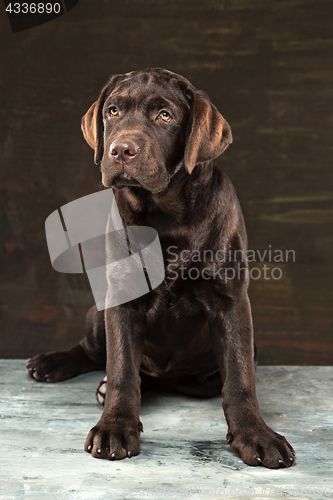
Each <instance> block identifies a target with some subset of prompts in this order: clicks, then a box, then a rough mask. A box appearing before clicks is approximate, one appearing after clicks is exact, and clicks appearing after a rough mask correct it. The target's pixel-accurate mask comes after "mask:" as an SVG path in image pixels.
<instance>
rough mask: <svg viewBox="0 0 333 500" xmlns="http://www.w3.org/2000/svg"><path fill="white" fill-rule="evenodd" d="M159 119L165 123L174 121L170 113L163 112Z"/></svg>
mask: <svg viewBox="0 0 333 500" xmlns="http://www.w3.org/2000/svg"><path fill="white" fill-rule="evenodd" d="M158 117H159V118H161V119H162V120H163V121H164V122H169V121H170V120H171V119H172V117H171V115H170V113H168V111H161V112H160V114H159V115H158Z"/></svg>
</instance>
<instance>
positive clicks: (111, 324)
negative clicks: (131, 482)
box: [85, 302, 145, 460]
mask: <svg viewBox="0 0 333 500" xmlns="http://www.w3.org/2000/svg"><path fill="white" fill-rule="evenodd" d="M144 318H145V316H144V314H143V313H142V312H139V310H138V309H137V308H136V307H135V305H134V303H133V302H132V303H128V304H123V305H121V306H117V307H113V308H110V309H106V311H105V325H106V346H107V366H106V371H107V392H106V398H105V404H104V409H103V413H102V416H101V418H100V420H99V422H98V423H97V424H96V425H95V427H93V428H92V429H91V430H90V432H89V434H88V437H87V439H86V442H85V450H86V451H88V452H90V453H91V454H92V455H93V457H96V458H106V459H108V460H114V459H115V460H120V459H122V458H125V457H131V456H133V455H138V453H139V445H140V431H142V424H141V422H140V419H139V412H140V404H141V392H140V377H139V370H140V365H141V358H142V352H143V345H144V331H145V321H144Z"/></svg>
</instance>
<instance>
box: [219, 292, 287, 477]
mask: <svg viewBox="0 0 333 500" xmlns="http://www.w3.org/2000/svg"><path fill="white" fill-rule="evenodd" d="M209 316H210V317H209V323H210V331H211V338H212V343H213V347H214V351H215V354H216V358H217V362H218V367H219V371H220V374H221V378H222V383H223V388H222V395H223V403H222V407H223V410H224V414H225V417H226V420H227V424H228V434H227V441H228V443H230V446H231V448H232V450H233V451H235V452H237V453H238V454H239V455H240V457H241V459H242V460H243V462H245V463H246V464H248V465H263V466H264V467H268V468H270V469H274V468H278V467H290V466H291V465H292V464H293V463H294V461H295V453H294V450H293V448H292V446H291V445H290V444H289V443H288V441H287V440H286V439H285V438H284V437H283V436H281V435H280V434H277V433H276V432H274V431H273V430H272V429H271V428H270V427H268V425H267V424H266V422H265V421H264V419H263V417H262V416H261V413H260V409H259V404H258V400H257V397H256V392H255V366H254V346H253V330H252V320H251V310H250V303H249V299H248V297H247V294H245V293H244V295H243V296H242V297H238V298H237V300H235V301H230V303H228V304H224V305H223V306H222V307H221V310H220V311H219V312H218V313H217V314H216V313H214V312H213V311H211V312H210V313H209Z"/></svg>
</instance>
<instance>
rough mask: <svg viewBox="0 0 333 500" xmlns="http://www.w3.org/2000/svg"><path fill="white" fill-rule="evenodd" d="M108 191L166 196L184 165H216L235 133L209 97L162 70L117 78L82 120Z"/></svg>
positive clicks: (105, 89)
mask: <svg viewBox="0 0 333 500" xmlns="http://www.w3.org/2000/svg"><path fill="white" fill-rule="evenodd" d="M82 131H83V134H84V137H85V139H86V141H87V142H88V144H89V145H90V146H91V147H92V148H93V149H94V150H95V163H96V164H98V163H101V171H102V182H103V184H104V186H106V187H111V186H112V187H116V188H122V187H124V186H141V187H143V188H144V189H147V190H148V191H151V192H153V193H157V192H160V191H163V190H164V189H165V188H166V187H167V186H168V184H169V181H170V179H171V178H172V176H173V175H174V174H175V172H177V171H178V170H179V169H180V168H181V167H182V166H183V165H185V168H186V170H187V172H188V173H191V172H192V170H193V169H194V167H195V165H197V164H198V163H203V162H205V161H208V160H212V159H214V158H216V157H217V156H218V155H220V154H221V153H222V152H223V151H224V150H225V149H226V147H227V146H228V145H229V144H230V143H231V142H232V135H231V130H230V127H229V125H228V123H227V122H226V120H225V119H224V118H223V116H222V115H221V114H220V113H219V112H218V111H217V109H216V108H215V106H214V105H213V104H212V103H211V102H210V100H209V97H208V96H207V94H205V92H202V91H199V90H196V89H195V88H194V87H193V85H191V84H190V82H189V81H188V80H186V79H185V78H183V77H182V76H180V75H177V74H176V73H172V72H171V71H167V70H164V69H159V68H151V69H146V70H142V71H133V72H131V73H126V74H125V75H115V76H113V77H112V78H111V79H110V81H109V83H108V84H107V85H106V86H105V87H104V89H103V90H102V92H101V94H100V96H99V98H98V100H97V101H96V102H95V103H94V104H93V105H92V106H91V107H90V108H89V110H88V112H87V113H86V114H85V116H84V117H83V118H82Z"/></svg>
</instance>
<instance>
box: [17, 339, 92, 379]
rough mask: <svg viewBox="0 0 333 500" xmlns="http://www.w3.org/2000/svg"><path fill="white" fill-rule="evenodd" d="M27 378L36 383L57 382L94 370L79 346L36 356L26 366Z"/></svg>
mask: <svg viewBox="0 0 333 500" xmlns="http://www.w3.org/2000/svg"><path fill="white" fill-rule="evenodd" d="M26 369H27V372H28V375H29V377H31V378H32V379H34V380H37V381H38V382H59V381H60V380H67V379H69V378H72V377H76V376H77V375H80V374H81V373H86V372H89V371H91V370H94V369H95V366H94V365H93V363H92V361H91V360H90V359H89V358H88V356H87V354H86V353H85V352H84V350H83V349H82V347H81V346H80V345H78V346H75V347H73V348H72V349H70V350H69V351H60V352H48V353H46V354H38V355H37V356H34V357H33V358H31V359H29V361H28V362H27V366H26Z"/></svg>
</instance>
